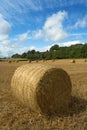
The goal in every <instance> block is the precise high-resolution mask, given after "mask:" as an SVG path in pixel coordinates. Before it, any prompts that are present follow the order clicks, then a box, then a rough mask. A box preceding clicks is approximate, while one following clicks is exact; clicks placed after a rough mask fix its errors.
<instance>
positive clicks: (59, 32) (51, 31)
mask: <svg viewBox="0 0 87 130" xmlns="http://www.w3.org/2000/svg"><path fill="white" fill-rule="evenodd" d="M66 17H67V12H65V11H63V12H62V11H59V12H57V13H55V14H53V15H52V16H50V17H48V18H47V20H46V22H45V23H44V26H43V27H42V29H41V30H37V31H36V32H35V34H34V38H43V39H45V40H46V41H54V42H55V41H59V40H62V39H64V38H66V37H67V32H66V31H65V30H64V28H63V21H64V19H65V18H66Z"/></svg>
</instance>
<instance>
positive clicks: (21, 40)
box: [18, 32, 29, 42]
mask: <svg viewBox="0 0 87 130" xmlns="http://www.w3.org/2000/svg"><path fill="white" fill-rule="evenodd" d="M28 37H29V32H26V33H23V34H20V35H19V36H18V42H24V41H26V40H27V39H28Z"/></svg>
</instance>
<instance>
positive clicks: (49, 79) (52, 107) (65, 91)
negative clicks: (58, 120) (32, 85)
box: [36, 68, 71, 114]
mask: <svg viewBox="0 0 87 130" xmlns="http://www.w3.org/2000/svg"><path fill="white" fill-rule="evenodd" d="M70 98H71V81H70V78H69V76H68V74H67V73H66V72H65V71H64V70H62V69H57V68H51V69H49V70H48V71H47V72H46V73H45V74H44V76H43V77H42V79H40V82H39V83H38V87H37V89H36V99H37V103H38V106H39V107H40V109H41V112H43V113H47V114H48V113H60V112H63V111H66V110H67V108H68V105H69V102H70Z"/></svg>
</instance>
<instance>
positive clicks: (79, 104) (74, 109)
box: [68, 96, 87, 116]
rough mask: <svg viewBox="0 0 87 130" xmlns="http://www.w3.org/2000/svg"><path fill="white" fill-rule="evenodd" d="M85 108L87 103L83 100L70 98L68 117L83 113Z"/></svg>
mask: <svg viewBox="0 0 87 130" xmlns="http://www.w3.org/2000/svg"><path fill="white" fill-rule="evenodd" d="M86 108H87V101H86V100H85V99H82V98H80V97H75V96H72V97H71V101H70V104H69V111H68V114H69V115H71V116H72V115H74V114H79V113H81V112H84V111H85V110H86Z"/></svg>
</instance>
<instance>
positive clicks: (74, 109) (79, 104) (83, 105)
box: [47, 96, 87, 118]
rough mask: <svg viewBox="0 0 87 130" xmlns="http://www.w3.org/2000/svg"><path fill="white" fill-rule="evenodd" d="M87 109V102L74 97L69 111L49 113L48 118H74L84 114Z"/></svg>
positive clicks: (62, 110)
mask: <svg viewBox="0 0 87 130" xmlns="http://www.w3.org/2000/svg"><path fill="white" fill-rule="evenodd" d="M86 109H87V101H86V100H84V99H82V98H79V97H75V96H72V97H71V100H70V104H69V107H68V109H67V110H64V109H61V111H60V112H59V111H58V112H57V111H56V112H54V113H48V115H47V117H49V118H53V117H55V116H56V117H68V116H73V115H77V114H80V113H82V112H84V111H85V110H86Z"/></svg>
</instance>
